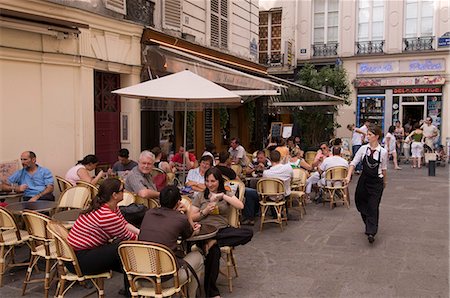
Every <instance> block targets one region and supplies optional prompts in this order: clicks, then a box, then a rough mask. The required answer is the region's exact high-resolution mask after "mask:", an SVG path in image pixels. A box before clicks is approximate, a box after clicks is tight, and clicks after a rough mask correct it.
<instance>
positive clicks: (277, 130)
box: [270, 122, 283, 143]
mask: <svg viewBox="0 0 450 298" xmlns="http://www.w3.org/2000/svg"><path fill="white" fill-rule="evenodd" d="M282 129H283V122H272V124H271V126H270V142H271V143H273V142H274V141H275V140H276V139H277V138H280V137H281V133H282Z"/></svg>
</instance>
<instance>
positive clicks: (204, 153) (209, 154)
mask: <svg viewBox="0 0 450 298" xmlns="http://www.w3.org/2000/svg"><path fill="white" fill-rule="evenodd" d="M205 155H208V156H211V158H212V159H213V166H216V159H215V158H214V155H213V154H212V153H211V152H209V151H205V152H203V154H202V157H203V156H205Z"/></svg>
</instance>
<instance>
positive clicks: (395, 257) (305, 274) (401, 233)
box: [0, 165, 449, 297]
mask: <svg viewBox="0 0 450 298" xmlns="http://www.w3.org/2000/svg"><path fill="white" fill-rule="evenodd" d="M402 166H403V170H402V171H394V170H392V169H390V170H389V172H388V175H389V176H388V182H389V183H388V186H387V188H386V190H385V192H384V195H383V199H382V202H381V207H380V226H379V231H378V235H377V236H376V241H375V243H374V244H373V245H370V244H369V243H368V241H367V238H366V237H365V235H364V229H363V224H362V221H361V219H360V216H359V213H358V212H357V211H356V208H355V204H354V201H353V194H354V188H355V185H356V181H357V179H358V176H354V178H353V181H352V183H351V185H350V189H351V197H352V204H351V206H350V209H347V208H344V207H342V206H338V207H337V208H334V209H332V210H331V209H329V207H328V206H322V205H321V204H320V205H315V204H309V205H308V206H307V214H306V216H305V217H304V219H302V220H300V221H290V222H289V223H288V226H287V227H286V229H285V230H284V231H283V232H281V231H280V229H279V227H278V226H276V225H275V224H266V225H265V226H264V230H263V232H259V231H258V227H257V226H255V227H254V230H255V235H254V238H253V240H252V241H251V242H250V243H249V244H247V245H245V246H242V247H238V248H236V251H235V255H236V258H237V263H238V272H239V277H238V278H236V279H234V280H233V284H234V289H233V292H232V293H229V292H228V288H227V284H226V279H225V278H224V277H223V276H220V277H219V281H218V283H219V285H220V288H221V293H222V296H223V297H449V284H448V283H449V272H448V271H449V222H448V221H449V172H448V169H449V167H448V166H447V167H446V168H443V167H439V168H438V169H437V173H436V177H429V176H428V172H427V168H422V169H420V170H419V169H411V168H410V167H409V166H408V165H402ZM24 275H25V270H20V271H16V272H12V273H7V274H6V275H5V278H4V286H3V288H1V289H0V296H1V297H19V296H20V294H21V286H22V281H23V277H24ZM105 284H106V289H105V294H106V297H120V296H119V295H118V294H117V292H118V290H119V289H120V287H121V286H122V278H121V276H120V274H115V275H114V277H113V279H112V280H108V281H106V283H105ZM54 290H55V285H53V286H52V289H51V290H50V295H53V293H54ZM90 291H91V290H86V289H84V288H81V287H80V286H77V287H75V288H74V289H73V290H71V291H69V292H68V295H67V296H66V297H81V296H84V295H86V294H87V293H89V292H90ZM42 293H43V286H42V285H41V284H34V285H30V286H29V290H28V291H27V294H26V297H42Z"/></svg>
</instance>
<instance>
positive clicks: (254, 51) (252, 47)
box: [250, 38, 258, 56]
mask: <svg viewBox="0 0 450 298" xmlns="http://www.w3.org/2000/svg"><path fill="white" fill-rule="evenodd" d="M257 54H258V43H257V42H256V39H255V38H253V39H252V41H250V55H252V56H256V55H257Z"/></svg>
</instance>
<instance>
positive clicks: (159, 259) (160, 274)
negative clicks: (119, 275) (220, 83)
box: [119, 241, 189, 297]
mask: <svg viewBox="0 0 450 298" xmlns="http://www.w3.org/2000/svg"><path fill="white" fill-rule="evenodd" d="M119 255H120V259H121V260H122V265H123V269H124V271H125V273H126V274H127V277H128V280H129V282H130V292H131V296H132V297H138V296H150V297H170V296H172V295H174V294H177V293H180V294H181V295H182V296H183V297H186V291H185V287H184V285H186V284H187V283H188V282H189V278H187V277H186V278H184V279H183V280H180V278H179V276H178V268H177V262H176V257H175V255H174V254H173V253H172V251H171V250H170V248H168V247H167V246H164V245H161V244H157V243H152V242H144V241H123V242H122V243H121V244H120V245H119ZM166 278H170V279H169V280H165V279H166ZM163 279H164V280H165V281H164V282H163Z"/></svg>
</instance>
